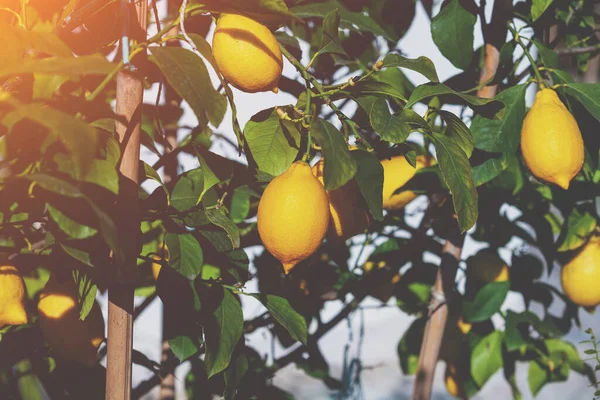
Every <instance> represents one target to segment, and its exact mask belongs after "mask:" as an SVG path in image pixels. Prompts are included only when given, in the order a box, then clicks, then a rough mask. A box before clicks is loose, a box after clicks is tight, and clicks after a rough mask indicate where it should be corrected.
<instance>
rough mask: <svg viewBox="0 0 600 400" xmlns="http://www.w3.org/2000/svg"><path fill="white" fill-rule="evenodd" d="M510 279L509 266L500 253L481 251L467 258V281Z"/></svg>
mask: <svg viewBox="0 0 600 400" xmlns="http://www.w3.org/2000/svg"><path fill="white" fill-rule="evenodd" d="M508 279H509V269H508V266H507V265H506V263H505V262H504V261H502V259H501V258H500V257H498V255H496V254H494V253H490V252H487V251H480V252H479V253H477V254H475V255H474V256H472V257H470V258H469V259H468V260H467V281H469V280H475V281H477V282H479V283H482V284H486V283H492V282H505V281H507V280H508Z"/></svg>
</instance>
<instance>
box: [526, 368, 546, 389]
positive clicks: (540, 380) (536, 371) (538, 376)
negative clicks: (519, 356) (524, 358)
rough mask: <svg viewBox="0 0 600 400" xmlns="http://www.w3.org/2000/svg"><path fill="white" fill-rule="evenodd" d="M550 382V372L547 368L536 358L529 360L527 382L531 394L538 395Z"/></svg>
mask: <svg viewBox="0 0 600 400" xmlns="http://www.w3.org/2000/svg"><path fill="white" fill-rule="evenodd" d="M547 382H548V374H547V372H546V370H545V369H544V368H543V367H542V366H541V365H540V363H539V362H538V361H536V360H533V361H530V362H529V370H528V372H527V383H528V384H529V390H531V394H533V395H534V396H536V395H537V394H538V393H539V391H540V390H541V389H542V388H543V387H544V385H545V384H546V383H547Z"/></svg>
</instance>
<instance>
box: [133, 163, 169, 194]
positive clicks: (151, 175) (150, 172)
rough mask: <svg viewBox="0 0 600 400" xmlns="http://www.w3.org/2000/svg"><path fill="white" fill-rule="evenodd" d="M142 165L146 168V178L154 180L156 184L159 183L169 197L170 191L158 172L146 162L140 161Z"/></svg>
mask: <svg viewBox="0 0 600 400" xmlns="http://www.w3.org/2000/svg"><path fill="white" fill-rule="evenodd" d="M140 163H141V164H142V166H143V167H144V175H145V177H146V178H148V179H152V180H153V181H155V182H158V183H159V184H160V186H162V188H163V190H164V191H165V193H167V195H168V194H169V191H168V190H167V187H166V186H165V184H164V183H163V181H162V179H160V175H158V172H156V170H155V169H154V168H152V167H151V166H150V165H149V164H148V163H146V162H145V161H141V160H140Z"/></svg>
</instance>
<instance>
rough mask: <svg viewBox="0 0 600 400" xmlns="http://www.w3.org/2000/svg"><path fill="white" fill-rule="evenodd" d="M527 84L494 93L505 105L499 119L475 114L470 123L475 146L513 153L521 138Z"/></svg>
mask: <svg viewBox="0 0 600 400" xmlns="http://www.w3.org/2000/svg"><path fill="white" fill-rule="evenodd" d="M526 90H527V85H525V84H523V85H517V86H513V87H511V88H508V89H506V90H504V91H502V92H500V93H498V95H496V100H499V101H501V102H502V103H504V104H505V105H506V108H505V112H504V116H503V117H502V119H501V120H489V119H487V118H483V117H481V116H479V115H478V116H476V117H475V118H474V119H473V122H472V123H471V132H472V133H473V137H474V138H475V147H477V148H478V149H481V150H485V151H489V152H499V153H507V154H510V155H512V154H514V153H515V152H516V150H517V147H518V146H519V142H520V140H521V127H522V126H523V120H524V119H525V114H526V111H525V92H526Z"/></svg>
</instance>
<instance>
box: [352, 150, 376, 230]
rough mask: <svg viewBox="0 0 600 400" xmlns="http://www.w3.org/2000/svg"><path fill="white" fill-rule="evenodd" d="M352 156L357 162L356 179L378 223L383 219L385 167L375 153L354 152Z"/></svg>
mask: <svg viewBox="0 0 600 400" xmlns="http://www.w3.org/2000/svg"><path fill="white" fill-rule="evenodd" d="M350 155H351V156H352V157H353V158H354V161H356V166H357V170H356V175H355V177H354V179H355V180H356V183H357V184H358V188H359V189H360V192H361V193H362V195H363V197H364V198H365V200H366V201H367V205H368V206H369V211H370V212H371V215H372V216H373V218H375V219H376V220H378V221H381V220H382V219H383V197H382V190H383V166H382V165H381V162H380V161H379V160H378V159H377V156H375V154H373V153H369V152H368V151H363V150H353V151H351V152H350Z"/></svg>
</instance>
